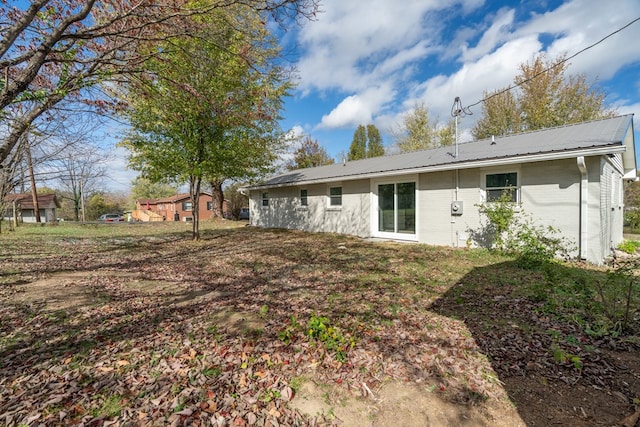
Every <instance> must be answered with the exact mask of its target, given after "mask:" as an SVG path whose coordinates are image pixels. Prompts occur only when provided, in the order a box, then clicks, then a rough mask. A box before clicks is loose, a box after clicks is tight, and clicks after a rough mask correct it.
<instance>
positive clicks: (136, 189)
mask: <svg viewBox="0 0 640 427" xmlns="http://www.w3.org/2000/svg"><path fill="white" fill-rule="evenodd" d="M177 193H178V188H177V187H176V186H174V185H170V184H165V183H162V182H152V181H151V180H149V179H147V178H144V177H141V176H139V177H137V178H135V179H134V180H133V181H131V199H132V200H133V201H135V200H138V199H162V198H164V197H169V196H173V195H175V194H177Z"/></svg>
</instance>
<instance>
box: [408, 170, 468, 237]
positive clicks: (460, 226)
mask: <svg viewBox="0 0 640 427" xmlns="http://www.w3.org/2000/svg"><path fill="white" fill-rule="evenodd" d="M457 179H458V185H457V188H458V191H457V196H456V171H443V172H436V173H429V174H420V180H419V188H420V197H419V207H418V210H419V212H420V214H419V218H420V226H419V232H418V239H419V240H420V241H421V242H424V243H429V244H434V245H447V246H456V247H460V246H462V247H464V246H466V245H467V242H468V240H469V238H470V237H471V230H476V229H477V228H478V227H479V217H478V207H477V204H478V203H479V202H480V191H479V188H478V187H479V184H480V173H479V170H478V169H470V170H461V171H459V172H458V178H457ZM453 201H461V202H462V203H463V213H462V215H451V202H453Z"/></svg>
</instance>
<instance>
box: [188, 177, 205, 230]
mask: <svg viewBox="0 0 640 427" xmlns="http://www.w3.org/2000/svg"><path fill="white" fill-rule="evenodd" d="M201 185H202V178H201V177H199V176H191V178H190V179H189V195H190V196H191V209H192V211H191V213H192V216H193V224H192V238H193V240H200V215H199V210H200V187H201Z"/></svg>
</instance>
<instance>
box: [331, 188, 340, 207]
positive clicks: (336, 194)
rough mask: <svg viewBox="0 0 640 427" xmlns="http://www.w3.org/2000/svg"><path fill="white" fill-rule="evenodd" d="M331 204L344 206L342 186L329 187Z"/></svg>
mask: <svg viewBox="0 0 640 427" xmlns="http://www.w3.org/2000/svg"><path fill="white" fill-rule="evenodd" d="M329 206H342V187H331V188H329Z"/></svg>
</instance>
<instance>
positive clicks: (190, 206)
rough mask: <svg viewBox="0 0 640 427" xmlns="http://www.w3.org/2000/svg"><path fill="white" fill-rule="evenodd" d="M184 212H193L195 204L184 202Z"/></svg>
mask: <svg viewBox="0 0 640 427" xmlns="http://www.w3.org/2000/svg"><path fill="white" fill-rule="evenodd" d="M182 210H183V211H185V212H186V211H191V210H193V204H192V203H191V202H182Z"/></svg>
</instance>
